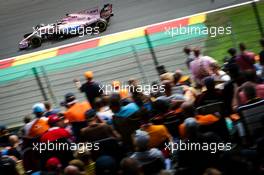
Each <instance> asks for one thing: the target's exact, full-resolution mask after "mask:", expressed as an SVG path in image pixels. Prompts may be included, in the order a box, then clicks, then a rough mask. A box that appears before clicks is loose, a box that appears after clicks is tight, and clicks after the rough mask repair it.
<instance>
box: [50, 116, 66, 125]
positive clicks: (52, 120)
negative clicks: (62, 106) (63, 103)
mask: <svg viewBox="0 0 264 175" xmlns="http://www.w3.org/2000/svg"><path fill="white" fill-rule="evenodd" d="M62 119H63V117H59V116H58V115H56V114H51V115H50V116H48V123H49V124H53V123H56V122H58V121H60V120H62Z"/></svg>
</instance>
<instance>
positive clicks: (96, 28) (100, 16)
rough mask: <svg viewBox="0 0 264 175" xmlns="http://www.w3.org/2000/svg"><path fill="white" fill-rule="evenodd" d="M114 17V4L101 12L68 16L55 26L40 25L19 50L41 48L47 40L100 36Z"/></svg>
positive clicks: (98, 10)
mask: <svg viewBox="0 0 264 175" xmlns="http://www.w3.org/2000/svg"><path fill="white" fill-rule="evenodd" d="M112 16H113V12H112V4H105V5H104V7H103V8H102V9H101V10H100V9H99V8H92V9H87V10H82V11H80V12H77V13H71V14H66V16H65V17H64V18H62V19H60V20H58V21H57V22H56V23H53V24H47V25H45V24H38V25H36V26H35V27H33V32H31V33H27V34H25V35H24V39H23V40H22V41H21V42H19V49H20V50H23V49H26V48H29V47H32V48H36V47H40V46H41V44H42V42H44V41H46V40H58V39H62V38H67V37H71V36H80V35H82V36H83V35H84V34H88V33H89V34H99V33H101V32H104V31H105V30H106V29H107V26H108V24H109V20H110V18H111V17H112Z"/></svg>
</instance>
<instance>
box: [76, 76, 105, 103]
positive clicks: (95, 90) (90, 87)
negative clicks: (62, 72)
mask: <svg viewBox="0 0 264 175" xmlns="http://www.w3.org/2000/svg"><path fill="white" fill-rule="evenodd" d="M84 76H85V78H86V80H87V81H86V83H84V84H81V82H80V81H79V80H74V82H75V85H76V87H77V88H78V89H79V90H80V91H81V92H83V93H85V95H86V97H87V100H88V101H89V102H90V104H91V105H92V106H94V100H95V98H96V97H101V96H102V94H103V90H102V89H101V87H100V84H98V83H97V82H95V81H93V72H92V71H87V72H85V73H84Z"/></svg>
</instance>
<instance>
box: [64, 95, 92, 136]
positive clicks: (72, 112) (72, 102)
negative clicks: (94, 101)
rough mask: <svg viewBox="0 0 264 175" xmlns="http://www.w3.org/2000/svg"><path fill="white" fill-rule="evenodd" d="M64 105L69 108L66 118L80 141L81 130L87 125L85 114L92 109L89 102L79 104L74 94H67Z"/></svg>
mask: <svg viewBox="0 0 264 175" xmlns="http://www.w3.org/2000/svg"><path fill="white" fill-rule="evenodd" d="M63 105H64V106H65V107H66V108H67V111H66V112H65V113H64V116H65V118H66V119H67V120H68V121H69V122H70V124H71V125H72V131H73V134H74V136H75V137H76V138H77V139H78V138H79V135H80V130H81V129H82V128H84V127H86V125H87V123H86V121H85V112H86V111H88V110H89V109H91V105H90V104H89V103H88V102H87V101H84V102H78V101H77V100H76V97H75V95H74V94H73V93H67V94H66V95H65V102H63Z"/></svg>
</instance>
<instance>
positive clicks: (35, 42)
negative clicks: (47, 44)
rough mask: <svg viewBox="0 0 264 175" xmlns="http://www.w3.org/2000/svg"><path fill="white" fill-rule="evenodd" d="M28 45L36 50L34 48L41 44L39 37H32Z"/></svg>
mask: <svg viewBox="0 0 264 175" xmlns="http://www.w3.org/2000/svg"><path fill="white" fill-rule="evenodd" d="M30 44H31V46H32V47H34V48H36V47H40V46H41V44H42V40H41V38H40V37H38V36H33V37H32V38H31V39H30Z"/></svg>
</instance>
